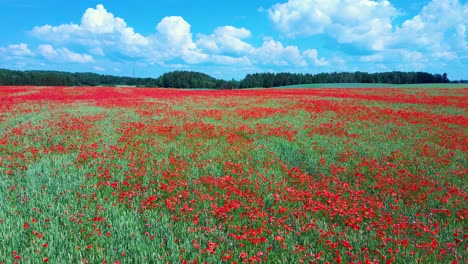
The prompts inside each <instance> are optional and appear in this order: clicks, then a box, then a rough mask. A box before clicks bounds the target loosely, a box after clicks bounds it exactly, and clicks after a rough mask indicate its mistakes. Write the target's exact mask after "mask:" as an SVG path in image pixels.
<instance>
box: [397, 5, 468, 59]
mask: <svg viewBox="0 0 468 264" xmlns="http://www.w3.org/2000/svg"><path fill="white" fill-rule="evenodd" d="M467 10H468V3H467V4H465V5H464V6H462V5H461V4H460V2H459V1H458V0H433V1H431V2H430V3H428V4H427V5H426V6H425V7H424V8H423V9H422V10H421V12H420V13H419V14H418V15H416V16H414V17H413V18H412V19H409V20H406V21H405V22H404V23H403V24H402V25H401V26H399V27H397V28H396V31H395V34H394V39H393V42H394V44H395V45H398V46H400V47H401V46H408V45H413V46H414V47H417V48H419V49H424V50H426V51H427V53H429V52H431V53H438V54H439V56H438V57H445V58H456V56H453V54H452V55H449V53H450V52H451V51H455V50H457V51H458V52H466V51H467V50H468V47H467V45H466V34H465V32H466V25H467V24H468V19H467V15H468V11H467ZM441 14H443V15H441ZM450 35H452V36H450ZM441 54H445V55H441Z"/></svg>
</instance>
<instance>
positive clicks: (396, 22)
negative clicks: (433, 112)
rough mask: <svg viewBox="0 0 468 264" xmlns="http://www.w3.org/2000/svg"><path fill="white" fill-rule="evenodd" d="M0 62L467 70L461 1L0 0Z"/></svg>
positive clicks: (87, 67) (120, 67)
mask: <svg viewBox="0 0 468 264" xmlns="http://www.w3.org/2000/svg"><path fill="white" fill-rule="evenodd" d="M0 6H1V8H0V24H1V25H2V26H1V27H0V36H2V37H1V38H0V68H7V69H17V70H60V71H71V72H96V73H100V74H111V75H123V76H133V75H135V76H136V77H157V76H159V75H160V74H162V73H164V72H169V71H173V70H190V71H200V72H204V73H207V74H209V75H211V76H214V77H217V78H223V79H231V78H234V79H240V78H243V77H244V76H245V74H247V73H254V72H302V73H320V72H335V71H336V72H341V71H367V72H383V71H427V72H430V73H444V72H445V73H447V74H448V77H449V78H450V79H451V80H458V79H461V78H468V1H466V0H432V1H428V0H426V1H422V0H413V1H407V0H390V1H387V0H383V1H369V0H249V1H247V0H245V1H244V0H242V1H219V0H217V1H213V0H197V1H192V0H158V1H147V0H132V1H104V0H101V1H93V0H86V1H57V0H42V1H25V0H0Z"/></svg>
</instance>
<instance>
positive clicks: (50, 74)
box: [0, 69, 450, 89]
mask: <svg viewBox="0 0 468 264" xmlns="http://www.w3.org/2000/svg"><path fill="white" fill-rule="evenodd" d="M448 82H450V81H449V79H448V77H447V74H445V73H444V74H442V75H441V74H430V73H426V72H398V71H394V72H383V73H367V72H359V71H358V72H341V73H337V72H334V73H320V74H308V73H307V74H302V73H254V74H247V75H246V76H245V78H244V79H242V80H240V81H235V80H231V81H226V80H221V79H216V78H213V77H211V76H209V75H207V74H204V73H199V72H193V71H173V72H169V73H165V74H163V75H161V76H160V77H158V78H134V77H121V76H112V75H101V74H96V73H69V72H58V71H14V70H7V69H0V85H38V86H99V85H108V86H112V85H132V86H143V87H177V88H210V89H234V88H253V87H279V86H287V85H296V84H313V83H391V84H413V83H448Z"/></svg>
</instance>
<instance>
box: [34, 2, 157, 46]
mask: <svg viewBox="0 0 468 264" xmlns="http://www.w3.org/2000/svg"><path fill="white" fill-rule="evenodd" d="M32 34H33V35H34V36H36V37H38V38H39V39H42V40H47V41H51V42H56V43H79V44H82V45H86V46H91V47H102V46H114V47H115V46H117V47H119V49H120V51H122V52H124V53H125V54H127V53H130V54H132V53H137V52H139V51H141V48H142V47H144V46H147V45H148V44H149V41H148V39H147V38H145V37H143V36H142V35H140V34H138V33H135V32H134V29H133V28H132V27H129V26H127V24H126V23H125V21H124V20H123V19H122V18H119V17H115V16H114V15H113V14H112V13H109V12H108V11H107V10H106V9H105V8H104V6H103V5H97V6H96V8H88V9H87V10H86V11H85V13H84V14H83V16H82V18H81V24H80V25H77V24H73V23H71V24H63V25H58V26H51V25H44V26H36V27H34V28H33V30H32Z"/></svg>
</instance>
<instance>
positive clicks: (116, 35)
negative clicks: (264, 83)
mask: <svg viewBox="0 0 468 264" xmlns="http://www.w3.org/2000/svg"><path fill="white" fill-rule="evenodd" d="M31 33H32V35H33V36H35V37H37V38H38V39H40V40H43V41H47V42H49V43H51V44H52V45H53V46H52V45H49V44H47V45H40V46H39V47H38V48H37V53H38V54H39V55H40V56H41V57H42V58H46V59H47V60H49V61H61V62H65V61H67V62H77V63H87V62H94V61H95V58H93V57H92V56H91V55H89V54H92V55H94V56H96V58H97V59H99V60H101V59H105V56H106V55H110V54H121V55H124V56H123V57H126V58H129V59H131V60H133V61H134V62H138V63H143V64H145V63H146V65H148V64H159V65H166V64H167V63H171V64H173V63H180V61H183V62H184V63H187V64H201V63H207V64H214V65H240V66H252V65H268V64H272V65H276V66H293V67H308V66H326V65H328V61H327V60H326V59H325V58H322V57H319V55H318V51H317V50H316V49H312V47H309V49H307V50H304V51H301V50H300V49H299V47H298V46H294V45H283V43H282V42H280V41H277V40H274V39H267V40H265V41H263V43H262V44H261V46H257V47H256V46H254V45H252V44H250V43H249V42H248V41H247V40H248V39H249V38H251V37H252V32H251V31H250V30H249V29H247V28H244V27H235V26H231V25H226V26H220V27H216V28H215V29H214V30H213V32H212V33H210V34H194V33H192V31H191V25H190V23H189V22H187V21H186V20H185V19H184V18H183V17H181V16H168V17H164V18H162V19H161V20H160V22H159V23H157V24H156V26H155V31H154V33H152V34H150V35H147V36H143V35H141V34H139V33H136V32H135V30H134V29H133V28H132V27H130V26H128V25H127V24H126V22H125V21H124V19H122V18H120V17H117V16H114V14H112V13H110V12H109V11H107V10H106V9H105V7H104V6H103V5H97V6H96V8H88V9H86V11H85V12H84V14H83V15H82V18H81V22H80V23H79V24H75V23H70V24H63V25H56V26H53V25H43V26H36V27H34V28H33V30H32V32H31ZM194 36H196V37H195V38H194ZM70 45H71V46H72V47H76V46H78V47H80V48H81V49H82V50H87V52H88V53H89V54H79V53H75V52H72V51H71V50H70V49H68V48H66V47H69V46H70ZM95 67H98V66H95ZM94 69H95V70H99V69H101V68H99V67H98V68H94Z"/></svg>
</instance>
